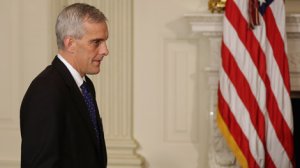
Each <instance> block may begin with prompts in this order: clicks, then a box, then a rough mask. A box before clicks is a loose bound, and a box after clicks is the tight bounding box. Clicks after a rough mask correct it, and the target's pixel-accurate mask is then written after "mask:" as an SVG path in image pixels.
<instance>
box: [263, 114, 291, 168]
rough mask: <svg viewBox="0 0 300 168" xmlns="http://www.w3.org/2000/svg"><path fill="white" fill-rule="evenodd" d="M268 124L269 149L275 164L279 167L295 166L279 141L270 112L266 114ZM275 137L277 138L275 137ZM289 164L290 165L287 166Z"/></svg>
mask: <svg viewBox="0 0 300 168" xmlns="http://www.w3.org/2000/svg"><path fill="white" fill-rule="evenodd" d="M265 121H266V125H267V126H268V127H267V129H266V131H267V132H266V133H267V135H268V136H267V150H268V152H269V154H270V157H271V159H272V160H273V162H274V164H275V165H276V167H278V168H289V167H293V166H292V163H291V161H290V159H289V157H288V155H287V153H286V152H285V150H284V149H283V146H282V145H281V143H280V142H279V140H278V138H277V136H276V133H275V130H274V128H273V127H272V123H271V121H270V118H269V116H268V114H266V116H265ZM274 137H275V138H274ZM287 166H288V167H287Z"/></svg>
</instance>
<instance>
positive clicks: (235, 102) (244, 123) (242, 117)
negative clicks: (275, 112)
mask: <svg viewBox="0 0 300 168" xmlns="http://www.w3.org/2000/svg"><path fill="white" fill-rule="evenodd" d="M220 83H222V85H220V92H221V94H222V95H223V97H224V100H225V101H226V103H227V104H228V106H229V108H230V110H231V112H232V113H233V115H234V117H235V119H236V121H237V123H238V124H239V125H240V127H241V129H242V131H243V133H244V134H245V136H246V137H247V139H248V141H249V148H250V152H251V153H252V156H253V158H254V159H255V161H256V162H257V164H258V165H259V166H260V167H263V166H264V160H265V154H264V150H263V149H264V147H263V144H262V142H261V141H260V139H259V137H258V135H257V132H256V130H255V128H254V127H253V125H252V123H251V120H250V116H249V112H248V111H247V109H246V108H245V106H244V104H243V103H242V101H241V100H240V98H239V96H238V94H237V92H236V89H235V87H234V85H233V84H232V83H231V81H230V79H229V78H228V76H227V74H226V73H225V72H224V69H223V68H221V70H220Z"/></svg>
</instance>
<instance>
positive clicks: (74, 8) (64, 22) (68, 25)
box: [55, 3, 107, 49]
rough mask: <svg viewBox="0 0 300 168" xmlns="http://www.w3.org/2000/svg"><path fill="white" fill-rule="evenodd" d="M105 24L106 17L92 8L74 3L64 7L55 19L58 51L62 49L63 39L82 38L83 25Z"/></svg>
mask: <svg viewBox="0 0 300 168" xmlns="http://www.w3.org/2000/svg"><path fill="white" fill-rule="evenodd" d="M85 21H89V22H92V23H100V22H106V21H107V18H106V16H105V15H104V14H103V13H102V12H101V11H100V10H99V9H97V8H95V7H94V6H91V5H88V4H84V3H75V4H72V5H70V6H67V7H65V8H64V9H63V10H62V11H61V12H60V14H59V15H58V17H57V20H56V25H55V32H56V42H57V47H58V49H64V47H65V46H64V38H65V37H66V36H71V37H74V38H76V39H80V38H82V36H83V35H84V33H85V30H84V27H83V23H84V22H85Z"/></svg>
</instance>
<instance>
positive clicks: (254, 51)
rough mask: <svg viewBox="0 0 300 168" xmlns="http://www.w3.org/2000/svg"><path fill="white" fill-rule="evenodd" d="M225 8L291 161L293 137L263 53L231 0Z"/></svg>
mask: <svg viewBox="0 0 300 168" xmlns="http://www.w3.org/2000/svg"><path fill="white" fill-rule="evenodd" d="M227 5H228V6H227ZM226 7H229V8H230V9H231V10H229V11H228V12H227V11H226V16H227V18H228V20H229V21H230V23H231V24H232V26H233V27H234V28H235V29H236V30H237V31H238V32H239V34H238V35H239V38H240V40H241V41H242V42H243V44H244V45H245V47H246V48H247V50H248V52H249V53H250V55H251V58H252V60H253V62H254V64H255V65H256V67H257V69H258V71H259V74H260V76H261V78H262V80H263V81H264V83H265V86H266V89H267V97H268V98H267V109H268V113H269V116H270V119H271V122H272V124H273V127H274V130H275V131H276V133H277V136H278V139H279V141H280V142H281V144H282V145H283V147H284V149H285V150H286V152H287V154H288V156H289V158H290V159H292V156H293V146H292V145H290V142H293V141H292V138H293V135H292V132H291V130H290V129H289V127H288V125H287V123H286V121H285V120H284V118H283V116H282V114H281V112H280V110H279V107H278V104H277V102H276V98H275V96H274V94H273V92H272V89H271V87H270V80H269V77H268V76H266V73H265V72H266V68H265V65H266V61H265V55H264V52H263V51H262V49H261V48H260V45H259V42H258V41H257V39H256V38H255V36H254V34H253V32H252V31H251V29H249V28H247V27H246V25H247V21H246V20H245V19H244V18H243V17H237V16H242V14H241V13H240V11H239V8H238V7H237V6H236V4H235V3H234V2H233V1H232V0H228V2H227V4H226ZM227 14H228V15H227ZM235 15H237V16H235ZM230 16H232V17H230ZM269 26H270V25H269ZM242 30H243V31H242ZM246 30H248V31H246ZM278 33H279V32H278ZM278 33H277V35H278ZM277 48H280V47H277ZM288 86H289V85H288ZM281 123H282V124H281ZM282 131H283V132H282ZM283 133H284V134H283Z"/></svg>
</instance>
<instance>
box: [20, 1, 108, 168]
mask: <svg viewBox="0 0 300 168" xmlns="http://www.w3.org/2000/svg"><path fill="white" fill-rule="evenodd" d="M106 21H107V19H106V17H105V15H104V14H103V13H102V12H101V11H99V10H98V9H96V8H95V7H93V6H90V5H87V4H82V3H76V4H72V5H70V6H67V7H66V8H64V9H63V10H62V12H61V13H60V14H59V16H58V18H57V22H56V37H57V46H58V54H57V56H56V57H55V58H54V60H53V62H52V64H51V65H49V66H48V67H47V68H46V69H45V70H44V71H42V72H41V73H40V74H39V75H38V76H37V77H36V78H35V79H34V80H33V81H32V83H31V85H30V86H29V88H28V90H27V92H26V94H25V96H24V98H23V101H22V105H21V110H20V126H21V137H22V147H21V168H58V167H59V168H106V165H107V154H106V146H105V141H104V133H103V127H102V121H101V117H100V116H99V111H98V107H97V103H96V99H95V97H96V96H95V88H94V85H93V83H92V81H91V80H90V79H89V78H88V77H87V76H86V75H87V74H98V73H99V72H100V64H101V61H102V60H103V58H104V57H105V56H107V55H108V48H107V45H106V41H107V39H108V27H107V23H106Z"/></svg>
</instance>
